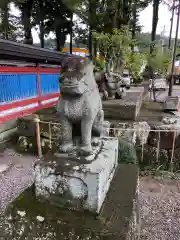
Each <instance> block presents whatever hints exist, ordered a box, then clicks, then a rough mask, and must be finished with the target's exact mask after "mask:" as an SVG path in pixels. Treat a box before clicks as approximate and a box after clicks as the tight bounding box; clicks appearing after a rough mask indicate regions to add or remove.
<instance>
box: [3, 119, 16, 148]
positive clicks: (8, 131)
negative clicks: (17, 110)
mask: <svg viewBox="0 0 180 240" xmlns="http://www.w3.org/2000/svg"><path fill="white" fill-rule="evenodd" d="M16 133H17V119H14V120H9V121H7V122H5V123H3V124H2V125H1V128H0V144H1V143H4V142H6V141H9V140H11V139H12V137H13V136H14V135H15V134H16Z"/></svg>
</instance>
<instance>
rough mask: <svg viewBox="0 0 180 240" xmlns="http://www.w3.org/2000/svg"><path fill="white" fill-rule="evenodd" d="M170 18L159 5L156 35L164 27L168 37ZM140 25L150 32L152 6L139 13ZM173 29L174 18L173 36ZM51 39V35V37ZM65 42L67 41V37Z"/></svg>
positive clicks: (36, 39) (13, 11) (34, 36)
mask: <svg viewBox="0 0 180 240" xmlns="http://www.w3.org/2000/svg"><path fill="white" fill-rule="evenodd" d="M11 11H12V13H14V14H15V15H18V10H17V9H15V8H14V7H13V6H12V8H11ZM170 18H171V13H170V12H169V10H168V7H167V6H165V5H163V4H161V5H160V9H159V21H158V27H157V33H161V32H162V31H163V28H164V27H165V35H167V36H168V34H169V29H170ZM140 24H141V25H142V26H143V32H151V25H152V5H149V6H148V7H147V8H146V9H145V10H144V11H142V12H141V13H140ZM175 28H176V17H175V20H174V26H173V36H174V35H175ZM32 34H33V39H34V42H35V43H37V42H39V37H38V33H37V31H35V30H34V29H33V31H32ZM51 36H52V37H53V35H51ZM67 41H69V36H68V37H67Z"/></svg>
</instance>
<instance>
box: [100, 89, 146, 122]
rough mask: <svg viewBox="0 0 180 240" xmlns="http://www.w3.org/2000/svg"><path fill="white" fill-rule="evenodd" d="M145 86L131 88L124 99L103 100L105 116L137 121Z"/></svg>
mask: <svg viewBox="0 0 180 240" xmlns="http://www.w3.org/2000/svg"><path fill="white" fill-rule="evenodd" d="M143 93H144V88H143V87H142V88H136V87H134V88H131V89H130V90H128V91H127V92H126V96H125V97H124V98H123V99H114V100H108V101H103V110H104V114H105V118H112V119H117V120H133V121H135V120H136V118H137V116H138V114H139V112H140V109H141V105H142V100H143Z"/></svg>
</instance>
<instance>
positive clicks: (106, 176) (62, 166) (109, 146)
mask: <svg viewBox="0 0 180 240" xmlns="http://www.w3.org/2000/svg"><path fill="white" fill-rule="evenodd" d="M70 159H71V156H69V159H68V158H67V156H64V158H63V155H62V156H60V157H57V156H55V155H54V156H53V155H51V156H46V157H45V158H44V159H43V160H41V161H39V162H38V163H37V164H36V166H35V188H36V190H35V191H36V196H37V197H38V198H41V199H48V200H50V201H51V202H54V203H56V204H58V205H60V206H63V207H64V206H67V207H69V208H74V209H75V210H79V209H86V210H89V211H91V212H94V213H99V211H100V209H101V206H102V204H103V202H104V199H105V197H106V194H107V192H108V189H109V186H110V183H111V180H112V178H113V176H114V173H115V170H116V168H117V165H118V140H117V139H115V138H104V139H102V147H101V150H100V152H99V153H98V154H97V155H96V156H95V159H94V161H92V162H91V163H88V164H81V163H79V162H77V161H73V160H70Z"/></svg>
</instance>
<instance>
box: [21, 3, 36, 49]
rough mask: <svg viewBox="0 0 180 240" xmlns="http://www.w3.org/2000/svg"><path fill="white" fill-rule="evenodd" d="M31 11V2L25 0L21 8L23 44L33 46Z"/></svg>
mask: <svg viewBox="0 0 180 240" xmlns="http://www.w3.org/2000/svg"><path fill="white" fill-rule="evenodd" d="M32 9H33V0H26V2H24V3H23V4H22V6H21V11H22V24H23V26H24V35H25V39H24V43H26V44H30V45H32V44H33V38H32V33H31V28H32V26H31V12H32Z"/></svg>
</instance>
